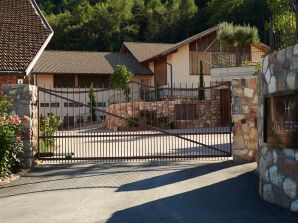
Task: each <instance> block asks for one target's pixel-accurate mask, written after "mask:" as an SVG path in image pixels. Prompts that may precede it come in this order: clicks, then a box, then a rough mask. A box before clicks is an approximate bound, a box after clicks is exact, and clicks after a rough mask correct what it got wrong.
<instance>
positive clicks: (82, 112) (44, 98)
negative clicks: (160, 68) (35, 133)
mask: <svg viewBox="0 0 298 223" xmlns="http://www.w3.org/2000/svg"><path fill="white" fill-rule="evenodd" d="M152 79H153V78H152V76H139V75H138V76H135V77H134V78H133V81H136V82H139V83H141V82H144V84H146V85H148V84H150V81H151V80H152ZM37 85H38V86H40V87H45V88H46V89H52V90H57V91H65V92H66V91H68V92H69V93H55V92H53V93H54V94H57V95H60V96H62V97H66V98H69V99H70V100H73V101H77V102H81V103H83V104H88V103H90V100H89V96H88V95H89V92H88V89H86V90H87V92H86V93H80V94H79V93H73V92H72V91H85V89H82V88H80V89H79V88H74V89H73V88H68V89H67V88H53V85H54V78H53V75H51V74H49V75H37ZM139 87H140V86H139V85H138V84H132V85H131V96H130V97H133V99H134V100H139V98H140V96H141V95H140V88H139ZM94 90H102V88H98V89H94ZM95 94H96V102H97V103H102V102H104V103H106V106H105V107H98V108H99V109H102V110H104V111H105V110H106V108H107V107H108V106H109V105H110V104H113V103H121V102H124V101H125V100H126V98H125V96H124V95H123V94H122V93H120V92H119V91H117V90H106V91H99V92H96V93H95ZM39 103H40V105H41V104H43V105H44V104H45V103H47V104H48V105H49V106H47V107H40V110H39V112H40V114H41V115H43V116H45V115H47V114H48V113H54V114H55V115H57V116H59V117H61V119H62V120H63V118H64V116H67V115H68V116H74V118H75V120H78V119H79V117H83V120H84V121H86V120H87V118H88V116H90V111H89V108H88V107H86V106H79V105H77V106H75V107H68V106H65V105H64V104H65V103H73V102H71V101H69V100H65V99H61V98H59V97H56V96H53V95H50V94H48V93H44V92H42V91H39ZM51 103H59V107H51ZM97 115H98V116H105V113H103V112H100V111H97Z"/></svg>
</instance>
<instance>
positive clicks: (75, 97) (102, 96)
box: [38, 82, 232, 162]
mask: <svg viewBox="0 0 298 223" xmlns="http://www.w3.org/2000/svg"><path fill="white" fill-rule="evenodd" d="M130 89H131V90H130V94H129V95H123V94H121V93H119V91H117V90H116V89H113V88H110V87H107V88H105V87H104V86H102V87H96V88H91V89H89V88H83V89H82V88H72V89H70V88H54V89H48V88H44V87H43V88H42V87H39V117H40V118H39V151H38V158H39V159H40V160H43V161H48V162H61V161H62V162H63V161H64V162H74V161H88V160H89V161H96V160H97V161H100V160H102V161H104V160H105V161H132V160H184V159H196V158H206V157H208V158H212V157H217V158H218V157H230V156H231V150H232V144H231V143H232V135H231V115H230V114H228V113H229V112H230V106H231V105H230V84H229V83H215V84H214V86H211V87H205V88H203V89H198V88H194V87H193V86H191V87H187V86H185V87H182V86H181V85H179V87H177V86H173V87H172V88H168V87H163V88H161V87H158V88H157V87H153V86H145V85H141V84H139V83H135V82H132V83H131V84H130ZM223 92H224V93H223Z"/></svg>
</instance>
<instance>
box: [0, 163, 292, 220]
mask: <svg viewBox="0 0 298 223" xmlns="http://www.w3.org/2000/svg"><path fill="white" fill-rule="evenodd" d="M255 168H256V165H255V164H254V163H251V164H244V165H235V164H233V163H232V162H222V163H213V164H203V163H201V162H187V163H166V164H163V165H161V164H154V163H151V164H88V165H66V166H62V167H61V166H51V167H40V168H36V169H35V170H34V171H32V172H30V173H28V174H27V175H26V176H25V177H23V178H22V179H20V180H18V181H17V182H14V183H12V184H9V185H6V186H2V187H0V210H1V211H0V213H1V214H0V222H1V223H2V222H3V223H4V222H9V223H13V222H22V223H26V222H30V223H32V222H108V223H116V222H117V223H130V222H136V223H142V222H146V223H147V222H148V223H160V222H163V223H176V222H178V223H180V222H181V223H182V222H185V223H200V222H202V223H209V222H214V223H218V222H221V223H225V222H227V223H231V222H233V223H234V222H254V223H257V222H262V223H264V222H270V223H275V222H283V223H291V222H293V223H294V222H295V223H297V222H298V214H294V213H290V212H287V211H285V210H283V209H280V208H277V207H275V206H272V205H269V204H267V203H265V202H263V201H262V200H261V199H260V197H259V196H258V192H257V190H258V183H257V175H256V173H255V171H254V170H255Z"/></svg>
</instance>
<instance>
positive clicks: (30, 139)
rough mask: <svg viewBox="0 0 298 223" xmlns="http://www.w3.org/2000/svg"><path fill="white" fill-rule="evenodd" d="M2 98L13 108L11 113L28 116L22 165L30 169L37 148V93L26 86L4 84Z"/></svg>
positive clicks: (34, 89)
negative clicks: (9, 101) (8, 101)
mask: <svg viewBox="0 0 298 223" xmlns="http://www.w3.org/2000/svg"><path fill="white" fill-rule="evenodd" d="M2 88H3V96H6V97H7V98H9V99H10V100H11V101H12V103H13V106H12V108H11V112H12V113H13V114H16V115H18V116H20V117H23V116H29V117H30V123H29V125H25V126H24V154H23V160H24V165H25V166H26V167H27V168H31V167H32V164H33V160H34V155H35V153H36V151H37V146H38V93H37V87H36V86H33V85H26V84H21V85H18V84H4V85H3V87H2Z"/></svg>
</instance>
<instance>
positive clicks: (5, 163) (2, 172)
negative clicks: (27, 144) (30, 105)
mask: <svg viewBox="0 0 298 223" xmlns="http://www.w3.org/2000/svg"><path fill="white" fill-rule="evenodd" d="M10 106H11V102H10V101H9V100H8V99H6V98H4V99H3V100H2V101H0V177H3V176H7V175H9V174H10V173H12V172H16V171H17V170H18V169H19V168H20V167H21V163H22V162H21V161H22V160H21V154H22V151H23V146H24V145H23V141H22V138H23V137H22V133H23V132H24V131H23V129H22V126H21V124H22V123H24V124H28V123H29V117H27V116H24V117H23V118H22V120H21V118H19V117H18V116H17V115H15V116H12V115H11V114H9V111H8V110H9V107H10Z"/></svg>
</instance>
